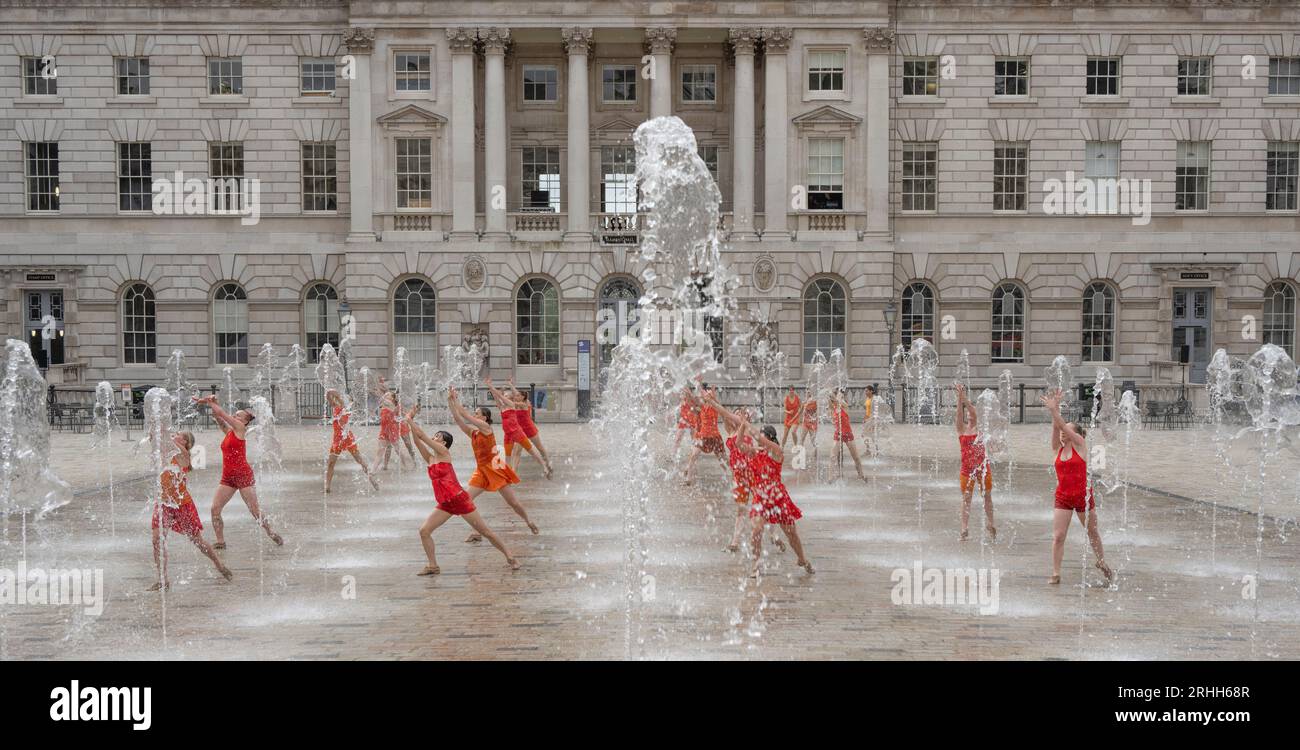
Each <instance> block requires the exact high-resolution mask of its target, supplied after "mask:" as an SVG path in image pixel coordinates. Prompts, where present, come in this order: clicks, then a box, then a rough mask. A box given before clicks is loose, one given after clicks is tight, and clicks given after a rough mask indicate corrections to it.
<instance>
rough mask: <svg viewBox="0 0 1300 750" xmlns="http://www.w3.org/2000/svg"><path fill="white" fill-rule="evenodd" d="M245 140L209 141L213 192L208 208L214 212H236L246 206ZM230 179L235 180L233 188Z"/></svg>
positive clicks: (209, 170) (209, 167)
mask: <svg viewBox="0 0 1300 750" xmlns="http://www.w3.org/2000/svg"><path fill="white" fill-rule="evenodd" d="M244 167H245V160H244V142H243V141H208V177H209V178H210V179H211V180H212V185H213V189H212V194H211V195H209V196H208V209H209V210H210V211H212V212H213V213H214V214H218V215H220V214H236V213H239V212H240V211H241V210H242V209H243V208H244V195H243V187H244V177H245V173H244ZM229 180H234V181H235V184H234V186H233V187H234V189H233V190H232V189H231V187H232V186H231V184H230V183H229V182H228V181H229Z"/></svg>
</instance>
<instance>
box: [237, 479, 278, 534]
mask: <svg viewBox="0 0 1300 750" xmlns="http://www.w3.org/2000/svg"><path fill="white" fill-rule="evenodd" d="M239 496H240V497H242V498H243V499H244V505H247V506H248V512H249V513H252V514H253V518H255V519H257V523H258V525H260V526H261V527H262V528H263V529H264V530H265V531H266V535H267V536H269V537H271V541H273V542H275V544H276V546H279V545H282V544H284V539H281V538H280V535H279V534H277V533H275V532H274V531H271V524H270V523H269V522H268V521H267V520H266V516H264V515H262V510H261V508H259V507H258V505H257V488H256V487H245V488H244V489H242V490H240V491H239Z"/></svg>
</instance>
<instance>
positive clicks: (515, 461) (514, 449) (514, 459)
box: [507, 443, 524, 473]
mask: <svg viewBox="0 0 1300 750" xmlns="http://www.w3.org/2000/svg"><path fill="white" fill-rule="evenodd" d="M509 448H510V455H509V456H508V457H507V458H508V459H509V461H510V470H511V471H513V472H515V473H518V472H519V458H520V456H522V455H524V452H523V451H522V450H519V444H518V443H511V444H510V446H509Z"/></svg>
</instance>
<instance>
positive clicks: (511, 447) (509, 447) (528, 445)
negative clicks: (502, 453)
mask: <svg viewBox="0 0 1300 750" xmlns="http://www.w3.org/2000/svg"><path fill="white" fill-rule="evenodd" d="M519 444H520V445H522V446H524V450H526V451H530V450H532V449H533V443H532V441H531V440H529V439H528V438H524V439H523V440H520V441H519ZM514 453H515V441H514V440H507V441H506V455H507V456H513V455H514Z"/></svg>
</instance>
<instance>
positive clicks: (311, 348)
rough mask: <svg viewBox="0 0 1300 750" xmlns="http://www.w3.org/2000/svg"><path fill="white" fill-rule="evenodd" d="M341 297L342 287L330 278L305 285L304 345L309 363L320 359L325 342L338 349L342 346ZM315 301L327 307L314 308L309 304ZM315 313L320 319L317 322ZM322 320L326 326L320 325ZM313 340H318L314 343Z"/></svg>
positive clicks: (311, 363) (303, 311) (303, 309)
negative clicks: (337, 286) (332, 282)
mask: <svg viewBox="0 0 1300 750" xmlns="http://www.w3.org/2000/svg"><path fill="white" fill-rule="evenodd" d="M339 300H340V298H339V293H338V289H337V288H335V286H334V285H333V284H331V283H330V282H328V281H313V282H311V283H309V284H307V285H306V286H304V287H303V290H302V348H303V352H304V353H305V354H306V356H307V364H309V365H314V364H318V363H319V362H320V350H321V347H322V346H324V345H325V344H329V345H330V346H332V347H334V349H335V350H337V349H338V348H339V343H340V342H341V340H342V339H341V336H342V332H343V326H342V321H340V320H339V310H338V308H339ZM313 303H315V304H316V305H317V307H318V308H323V309H318V310H316V311H312V310H310V309H309V307H310V306H311V305H312V304H313ZM331 303H332V306H331ZM313 317H315V319H316V320H315V321H314V323H315V324H314V323H313ZM321 321H324V326H325V327H324V329H320V328H317V327H316V325H318V324H320V322H321ZM313 337H315V338H313ZM313 341H315V342H316V344H313V343H312V342H313Z"/></svg>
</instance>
